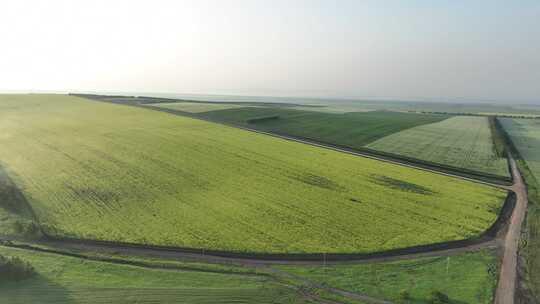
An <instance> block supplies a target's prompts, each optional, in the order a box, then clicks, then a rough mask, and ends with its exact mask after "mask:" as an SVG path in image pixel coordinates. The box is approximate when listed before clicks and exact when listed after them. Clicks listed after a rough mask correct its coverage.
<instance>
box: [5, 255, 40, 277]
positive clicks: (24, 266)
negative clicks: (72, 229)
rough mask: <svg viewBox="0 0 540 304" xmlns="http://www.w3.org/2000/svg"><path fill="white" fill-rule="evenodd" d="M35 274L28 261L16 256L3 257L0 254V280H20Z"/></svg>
mask: <svg viewBox="0 0 540 304" xmlns="http://www.w3.org/2000/svg"><path fill="white" fill-rule="evenodd" d="M35 274H36V272H35V270H34V267H32V265H30V263H28V262H26V261H23V260H21V259H20V258H18V257H4V256H1V255H0V282H1V281H20V280H24V279H28V278H30V277H32V276H34V275H35Z"/></svg>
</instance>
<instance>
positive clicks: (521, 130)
mask: <svg viewBox="0 0 540 304" xmlns="http://www.w3.org/2000/svg"><path fill="white" fill-rule="evenodd" d="M500 122H501V124H502V126H503V128H504V129H505V131H506V132H507V133H508V135H509V136H510V138H511V140H512V142H513V144H514V146H515V147H516V149H517V150H518V152H519V156H521V158H522V159H520V160H519V165H520V169H521V172H522V174H523V175H524V177H525V180H526V182H527V193H528V196H529V206H528V210H527V230H526V232H527V233H526V234H524V236H525V237H524V239H525V240H526V242H524V243H525V244H526V246H525V250H523V252H525V257H526V260H527V263H526V265H527V272H526V274H527V276H528V279H529V283H530V284H529V285H530V287H532V289H533V290H534V291H535V293H536V296H537V297H540V121H538V120H531V119H510V118H503V119H500Z"/></svg>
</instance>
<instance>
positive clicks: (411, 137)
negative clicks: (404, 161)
mask: <svg viewBox="0 0 540 304" xmlns="http://www.w3.org/2000/svg"><path fill="white" fill-rule="evenodd" d="M492 137H493V136H492V133H491V129H490V125H489V121H488V118H487V117H472V116H456V117H452V118H450V119H447V120H444V121H441V122H438V123H434V124H428V125H423V126H419V127H415V128H411V129H407V130H404V131H401V132H398V133H394V134H392V135H389V136H386V137H383V138H381V139H379V140H377V141H375V142H373V143H371V144H369V145H367V147H368V148H371V149H374V150H379V151H383V152H388V153H394V154H399V155H403V156H407V157H412V158H417V159H421V160H424V161H429V162H434V163H441V164H444V165H449V166H454V167H459V168H465V169H469V170H474V171H478V172H485V173H490V174H494V175H499V176H509V174H510V173H509V171H508V165H507V160H506V158H505V157H503V156H502V155H499V153H497V151H496V147H495V145H494V142H493V138H492Z"/></svg>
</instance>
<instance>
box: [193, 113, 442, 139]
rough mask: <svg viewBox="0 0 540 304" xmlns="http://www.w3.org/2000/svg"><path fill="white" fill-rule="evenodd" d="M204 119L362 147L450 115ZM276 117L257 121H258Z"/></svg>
mask: <svg viewBox="0 0 540 304" xmlns="http://www.w3.org/2000/svg"><path fill="white" fill-rule="evenodd" d="M201 117H203V118H207V119H211V120H215V121H223V122H227V123H233V124H239V125H248V126H249V127H250V128H254V129H258V130H264V131H270V132H277V133H280V134H287V135H292V136H299V137H304V138H309V139H313V140H317V141H322V142H326V143H330V144H337V145H341V146H347V147H351V148H361V147H362V146H364V145H365V144H368V143H370V142H372V141H374V140H376V139H378V138H381V137H384V136H387V135H389V134H392V133H395V132H398V131H401V130H403V129H407V128H412V127H415V126H419V125H423V124H427V123H432V122H437V121H441V120H443V119H446V118H447V117H448V116H443V115H423V114H409V113H397V112H356V113H344V114H334V113H322V112H315V111H311V110H310V111H300V110H291V109H284V108H239V109H228V110H221V111H211V112H206V113H203V114H202V115H201ZM264 117H277V119H273V120H264V121H256V122H254V123H249V122H250V121H253V120H254V119H257V118H264Z"/></svg>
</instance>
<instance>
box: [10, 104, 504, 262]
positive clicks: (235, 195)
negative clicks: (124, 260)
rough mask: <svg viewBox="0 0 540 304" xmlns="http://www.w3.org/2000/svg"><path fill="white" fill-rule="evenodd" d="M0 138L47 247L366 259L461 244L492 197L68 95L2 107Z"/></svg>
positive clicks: (490, 191)
mask: <svg viewBox="0 0 540 304" xmlns="http://www.w3.org/2000/svg"><path fill="white" fill-rule="evenodd" d="M0 131H1V134H2V135H1V136H0V144H1V145H2V147H3V149H1V150H0V159H2V162H3V164H4V168H5V169H6V170H7V171H8V173H9V174H10V176H12V179H13V180H14V182H15V184H16V185H17V186H18V187H19V188H20V189H22V192H23V193H24V196H25V197H26V199H27V200H28V202H29V204H30V205H31V206H32V208H33V210H34V212H35V214H36V215H37V217H38V219H39V223H40V225H41V226H42V227H43V229H44V231H45V232H47V233H48V234H49V235H52V236H57V237H70V238H86V239H98V240H111V241H123V242H134V243H142V244H158V245H168V246H183V247H195V248H207V249H218V250H231V251H240V252H265V253H306V252H328V253H331V252H334V253H339V252H345V253H350V252H356V253H368V252H376V251H383V250H388V249H396V248H403V247H409V246H416V245H423V244H430V243H437V242H445V241H451V240H459V239H465V238H471V237H475V236H477V235H479V234H481V233H482V232H483V231H485V230H486V229H487V228H488V227H489V226H490V225H492V224H493V222H494V221H495V219H496V218H497V215H498V212H499V210H500V208H501V206H502V203H503V200H504V199H505V197H506V191H503V190H500V189H497V188H493V187H489V186H484V185H480V184H476V183H472V182H468V181H464V180H460V179H456V178H451V177H447V176H443V175H437V174H432V173H428V172H425V171H421V170H416V169H411V168H407V167H403V166H398V165H393V164H389V163H384V162H379V161H375V160H370V159H365V158H360V157H357V156H353V155H348V154H344V153H339V152H335V151H331V150H327V149H321V148H317V147H313V146H308V145H303V144H300V143H295V142H290V141H285V140H281V139H276V138H272V137H268V136H265V135H260V134H255V133H252V132H248V131H244V130H239V129H236V128H231V127H225V126H222V125H218V124H213V123H209V122H205V121H200V120H195V119H191V118H186V117H179V116H174V115H169V114H166V113H160V112H157V111H148V110H146V109H140V108H134V107H128V106H121V105H114V104H107V103H99V102H94V101H89V100H86V99H81V98H77V97H72V96H54V95H48V96H47V95H19V96H14V95H4V96H2V97H1V101H0ZM276 189H279V191H276ZM456 189H459V191H456Z"/></svg>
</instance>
